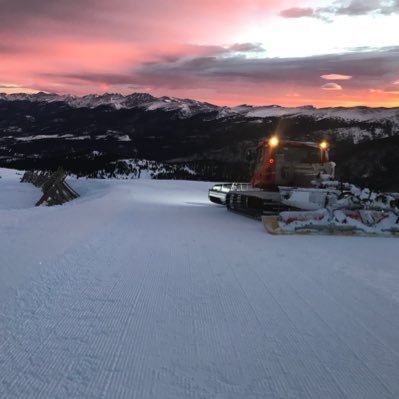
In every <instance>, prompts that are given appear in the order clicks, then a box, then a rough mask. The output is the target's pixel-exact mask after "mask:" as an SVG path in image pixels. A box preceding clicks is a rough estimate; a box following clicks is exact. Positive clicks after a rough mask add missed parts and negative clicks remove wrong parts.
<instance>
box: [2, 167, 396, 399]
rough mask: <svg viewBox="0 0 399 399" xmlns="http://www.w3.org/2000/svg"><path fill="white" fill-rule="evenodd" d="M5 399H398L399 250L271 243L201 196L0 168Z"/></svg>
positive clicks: (367, 242) (330, 240) (169, 185)
mask: <svg viewBox="0 0 399 399" xmlns="http://www.w3.org/2000/svg"><path fill="white" fill-rule="evenodd" d="M0 176H1V178H0V221H1V223H0V276H1V278H0V375H1V379H0V397H1V398H6V399H14V398H41V399H47V398H48V399H53V398H59V399H64V398H65V399H66V398H92V399H94V398H107V399H113V398H118V399H119V398H126V399H136V398H137V399H145V398H153V399H168V398H169V399H172V398H181V399H187V398H207V399H208V398H215V399H227V398H229V399H255V398H256V399H260V398H262V399H264V398H270V399H277V398H279V399H282V398H284V399H288V398H290V399H293V398H306V399H307V398H317V399H320V398H326V399H341V398H348V399H352V398H362V399H376V398H378V399H388V398H390V399H395V398H398V397H399V379H398V378H397V377H398V370H399V335H398V331H399V294H398V293H399V269H398V267H397V259H398V257H399V246H398V240H397V239H395V238H359V237H326V236H319V237H313V236H312V237H309V236H289V237H284V236H271V235H268V234H266V233H265V231H264V230H263V227H262V225H261V223H260V222H257V221H255V220H252V219H248V218H245V217H242V216H239V215H236V214H231V213H229V212H227V211H226V210H225V209H224V208H222V207H220V206H215V205H213V204H211V203H209V202H208V200H207V189H208V187H209V185H210V184H209V183H206V182H188V181H158V180H99V179H97V180H85V179H79V180H75V179H70V180H69V183H70V184H71V186H72V187H73V188H74V189H76V190H77V191H78V192H79V193H80V194H81V197H80V198H79V199H78V200H75V201H73V202H71V203H68V204H66V205H64V206H59V207H52V208H34V207H32V204H33V203H34V202H35V200H36V196H37V195H38V192H37V191H36V189H35V188H34V187H33V186H31V185H29V184H21V183H19V177H20V176H18V175H16V173H15V172H14V171H10V170H5V169H0Z"/></svg>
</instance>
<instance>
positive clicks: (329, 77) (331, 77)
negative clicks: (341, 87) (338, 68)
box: [320, 73, 352, 80]
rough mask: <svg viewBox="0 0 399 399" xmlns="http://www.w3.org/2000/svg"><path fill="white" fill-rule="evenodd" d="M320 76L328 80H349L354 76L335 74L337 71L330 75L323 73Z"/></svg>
mask: <svg viewBox="0 0 399 399" xmlns="http://www.w3.org/2000/svg"><path fill="white" fill-rule="evenodd" d="M320 77H321V78H322V79H326V80H349V79H352V76H350V75H340V74H335V73H331V74H328V75H321V76H320Z"/></svg>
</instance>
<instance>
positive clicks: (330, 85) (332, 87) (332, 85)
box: [321, 82, 342, 90]
mask: <svg viewBox="0 0 399 399" xmlns="http://www.w3.org/2000/svg"><path fill="white" fill-rule="evenodd" d="M321 88H322V89H323V90H342V86H340V85H339V84H338V83H333V82H330V83H326V84H324V85H323V86H321Z"/></svg>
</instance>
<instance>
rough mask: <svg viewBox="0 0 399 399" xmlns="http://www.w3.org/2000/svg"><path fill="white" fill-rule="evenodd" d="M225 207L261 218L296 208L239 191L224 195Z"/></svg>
mask: <svg viewBox="0 0 399 399" xmlns="http://www.w3.org/2000/svg"><path fill="white" fill-rule="evenodd" d="M226 207H227V209H228V210H229V211H233V212H237V213H240V214H244V215H246V216H249V217H252V218H255V219H261V217H262V216H267V215H278V214H279V213H280V212H283V211H290V210H297V209H296V208H292V207H290V206H287V205H284V204H282V203H281V202H277V201H273V200H268V199H264V198H259V197H256V196H251V195H247V194H241V193H240V192H230V193H228V194H227V196H226Z"/></svg>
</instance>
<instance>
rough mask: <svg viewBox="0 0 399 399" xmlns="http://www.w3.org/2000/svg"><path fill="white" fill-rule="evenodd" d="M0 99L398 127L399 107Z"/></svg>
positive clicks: (108, 96) (118, 97) (145, 97)
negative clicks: (389, 123)
mask: <svg viewBox="0 0 399 399" xmlns="http://www.w3.org/2000/svg"><path fill="white" fill-rule="evenodd" d="M0 100H3V101H29V102H45V103H54V102H61V103H65V104H67V105H69V106H70V107H73V108H91V109H93V108H97V107H100V106H110V107H112V108H114V109H116V110H119V109H132V108H141V109H143V110H146V111H154V110H163V111H177V112H178V113H179V117H181V118H190V117H192V116H194V115H197V114H206V113H213V114H214V118H215V119H216V118H224V117H229V116H244V117H247V118H261V119H263V118H271V117H297V116H304V117H311V118H314V119H315V120H323V119H342V120H346V121H357V122H364V121H377V120H390V121H392V122H394V123H396V124H397V125H399V107H395V108H383V107H380V108H370V107H364V106H357V107H350V108H345V107H333V108H331V107H330V108H315V107H313V106H312V105H305V106H301V107H281V106H279V105H268V106H253V105H246V104H244V105H239V106H236V107H222V106H217V105H214V104H210V103H207V102H201V101H196V100H191V99H180V98H175V97H167V96H163V97H154V96H152V95H151V94H148V93H133V94H129V95H126V96H124V95H122V94H118V93H105V94H102V95H95V94H89V95H86V96H82V97H78V96H71V95H58V94H55V93H43V92H39V93H37V94H25V93H20V94H4V93H0Z"/></svg>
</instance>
